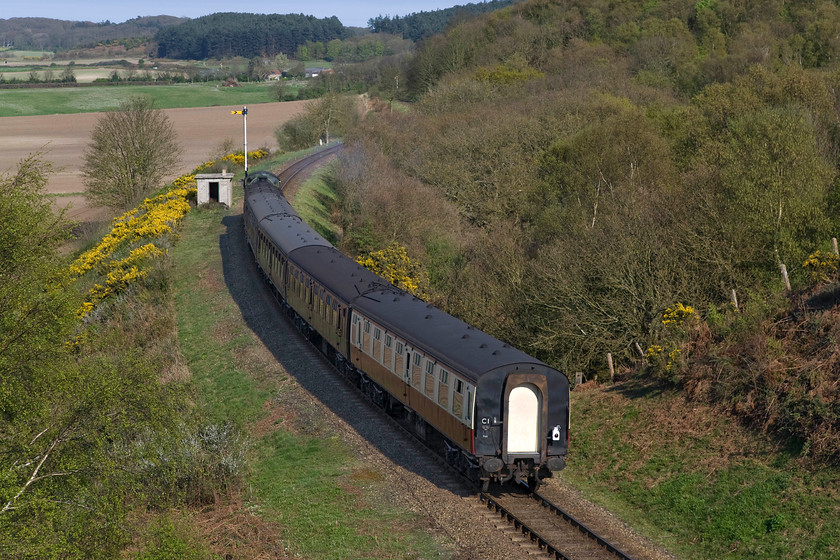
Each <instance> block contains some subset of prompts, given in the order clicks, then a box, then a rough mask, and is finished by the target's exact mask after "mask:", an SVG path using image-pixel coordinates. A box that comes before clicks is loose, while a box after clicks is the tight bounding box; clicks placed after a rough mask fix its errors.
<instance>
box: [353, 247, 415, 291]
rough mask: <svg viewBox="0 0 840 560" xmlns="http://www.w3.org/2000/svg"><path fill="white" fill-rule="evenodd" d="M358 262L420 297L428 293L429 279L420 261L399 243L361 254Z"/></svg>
mask: <svg viewBox="0 0 840 560" xmlns="http://www.w3.org/2000/svg"><path fill="white" fill-rule="evenodd" d="M356 262H357V263H359V264H360V265H362V266H363V267H365V268H367V269H368V270H371V271H373V272H375V273H376V274H378V275H380V276H382V277H383V278H385V279H386V280H387V281H388V282H390V283H391V284H393V285H395V286H397V287H399V288H402V289H403V290H405V291H406V292H409V293H411V294H413V295H415V296H417V297H420V298H425V297H426V296H427V295H428V281H427V280H426V274H425V273H424V272H423V269H422V265H421V264H420V261H417V260H415V259H412V258H411V257H409V256H408V252H407V251H406V250H405V247H403V246H402V245H400V244H398V243H391V244H390V245H389V246H387V247H386V248H384V249H381V250H379V251H371V252H370V253H368V254H366V255H360V256H358V257H357V258H356Z"/></svg>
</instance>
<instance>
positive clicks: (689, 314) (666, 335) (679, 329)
mask: <svg viewBox="0 0 840 560" xmlns="http://www.w3.org/2000/svg"><path fill="white" fill-rule="evenodd" d="M698 319H699V317H698V315H697V312H696V311H695V310H694V307H692V306H690V305H685V304H684V303H682V302H678V303H676V304H674V305H672V306H670V307H668V308H666V309H665V311H664V312H663V313H662V320H661V324H662V331H661V334H660V338H661V345H660V344H652V345H651V346H649V347H648V349H647V351H646V352H645V360H646V362H647V365H648V367H649V371H651V372H652V373H653V375H654V376H655V377H660V378H666V379H669V380H671V381H676V376H677V375H678V373H679V370H680V368H681V367H682V365H683V354H684V353H683V348H682V346H683V345H684V344H685V342H686V340H687V339H688V332H687V328H688V327H690V326H691V325H692V324H693V323H695V322H696V321H697V320H698Z"/></svg>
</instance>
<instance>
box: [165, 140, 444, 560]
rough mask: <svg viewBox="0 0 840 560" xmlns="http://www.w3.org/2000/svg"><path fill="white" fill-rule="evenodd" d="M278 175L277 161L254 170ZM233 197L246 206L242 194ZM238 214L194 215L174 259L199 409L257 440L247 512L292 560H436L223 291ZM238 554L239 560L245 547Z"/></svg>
mask: <svg viewBox="0 0 840 560" xmlns="http://www.w3.org/2000/svg"><path fill="white" fill-rule="evenodd" d="M291 157H292V156H285V159H288V158H291ZM280 165H282V163H281V160H280V159H277V160H274V161H271V162H266V163H261V164H260V166H259V167H258V168H267V169H276V168H277V167H279V166H280ZM258 168H255V169H254V170H257V169H258ZM234 192H235V199H236V200H237V201H238V200H239V199H241V188H240V187H236V188H235V191H234ZM234 205H235V206H236V205H237V202H235V203H234ZM236 214H237V212H235V211H233V210H226V209H222V208H214V209H209V210H207V209H198V210H196V211H193V212H191V213H190V214H189V215H188V216H187V217H186V218H185V220H184V224H183V229H182V232H181V240H180V241H179V243H178V245H177V246H176V247H175V248H174V249H173V259H174V263H175V266H174V269H175V278H174V280H173V284H174V292H175V307H176V314H177V323H178V334H179V343H180V346H181V348H182V351H183V354H184V356H185V358H186V360H187V362H188V365H189V368H190V370H191V371H192V375H193V379H194V383H195V386H196V388H197V398H198V399H199V404H200V406H201V407H202V408H203V409H204V410H205V411H206V413H207V414H208V416H210V417H211V418H212V419H213V420H214V421H216V422H229V423H235V424H237V425H238V426H240V427H242V428H243V429H244V430H245V431H246V432H248V433H250V435H251V438H252V440H253V446H252V453H251V455H252V457H251V461H250V474H249V475H248V477H247V480H246V481H245V484H244V485H243V488H248V495H247V496H243V497H242V498H241V500H242V502H243V509H245V510H247V511H248V512H251V514H252V515H253V516H254V519H258V520H259V521H260V522H264V523H270V524H272V526H273V527H276V532H275V533H274V534H273V535H272V539H273V540H275V541H279V540H282V541H283V548H284V549H285V550H286V551H287V553H289V554H292V553H293V554H299V555H303V556H304V557H314V558H429V557H439V556H440V554H441V547H440V545H438V544H437V543H435V542H434V541H433V540H432V537H430V536H429V535H428V534H427V533H425V532H423V531H419V530H415V529H412V526H415V525H416V523H415V518H414V517H413V515H412V514H410V513H408V512H406V511H403V510H401V509H399V508H398V507H392V506H390V505H388V504H387V500H383V499H381V496H382V495H383V492H386V491H387V488H384V481H383V480H381V476H378V475H377V473H375V472H373V471H371V470H369V468H367V467H366V466H365V465H364V464H362V463H361V461H359V460H358V459H356V458H355V455H354V454H353V452H352V450H351V449H349V448H348V447H347V445H346V444H345V443H344V442H343V441H341V440H340V439H338V438H337V437H336V436H335V435H334V434H333V433H332V431H331V429H330V427H329V426H327V425H326V421H325V420H324V419H323V418H321V417H322V416H323V414H319V413H318V411H317V410H313V409H312V406H313V405H312V404H308V401H307V399H306V395H305V394H304V393H305V392H303V390H302V389H301V388H300V386H299V385H298V384H297V383H296V382H295V380H294V379H293V378H291V377H290V376H289V375H288V374H287V373H286V372H285V371H284V370H283V369H282V367H281V366H280V364H278V363H277V361H276V359H275V358H274V357H273V355H272V354H271V353H270V352H268V351H267V349H266V348H265V346H264V345H263V343H262V342H261V341H260V339H259V338H258V336H257V335H256V334H255V333H254V332H253V331H252V330H251V329H250V327H248V325H247V324H246V323H245V320H244V319H243V311H244V310H243V309H240V307H239V305H238V304H237V302H236V300H234V298H233V296H232V295H231V294H230V292H229V289H228V286H227V285H226V280H225V277H224V271H223V261H222V255H221V253H220V249H219V247H220V239H221V238H222V237H223V236H225V235H226V234H227V229H226V226H225V225H224V224H223V223H222V222H223V220H224V221H226V222H228V223H230V220H231V219H232V218H233V216H235V215H236ZM295 419H297V420H295ZM301 419H305V421H302V420H301ZM394 528H396V529H397V530H394ZM246 540H247V539H246ZM240 545H241V546H240V548H239V550H240V554H241V551H242V550H244V549H245V548H246V546H247V543H245V544H243V543H240ZM237 557H240V556H239V555H238V556H237ZM242 557H248V555H247V554H246V555H244V556H242ZM254 557H256V555H254Z"/></svg>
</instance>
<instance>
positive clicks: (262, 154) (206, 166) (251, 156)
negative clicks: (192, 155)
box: [195, 148, 270, 173]
mask: <svg viewBox="0 0 840 560" xmlns="http://www.w3.org/2000/svg"><path fill="white" fill-rule="evenodd" d="M269 155H270V152H269V151H268V150H267V149H265V148H259V149H258V150H253V151H250V152H248V162H249V163H252V162H256V161H259V160H261V159H265V158H267V157H268V156H269ZM227 164H232V165H235V166H239V167H244V165H245V152H244V151H241V150H240V151H238V152H233V153H230V154H226V155H224V156H222V157H220V158H219V159H217V160H211V161H206V162H204V163H202V164H201V165H199V166H198V167H197V168H196V170H195V171H196V173H202V172H204V171H210V170H211V169H214V168H218V167H219V166H220V165H227Z"/></svg>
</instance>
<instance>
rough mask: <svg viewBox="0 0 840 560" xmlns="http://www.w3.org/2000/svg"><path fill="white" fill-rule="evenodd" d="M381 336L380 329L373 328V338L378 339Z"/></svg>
mask: <svg viewBox="0 0 840 560" xmlns="http://www.w3.org/2000/svg"><path fill="white" fill-rule="evenodd" d="M381 337H382V331H380V330H379V329H373V338H375V339H376V340H379V339H380V338H381Z"/></svg>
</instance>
